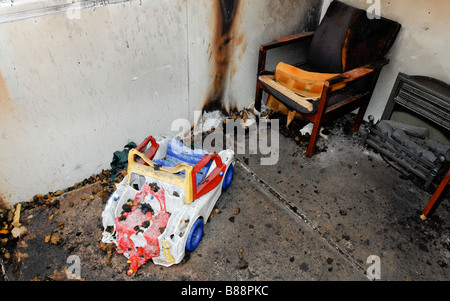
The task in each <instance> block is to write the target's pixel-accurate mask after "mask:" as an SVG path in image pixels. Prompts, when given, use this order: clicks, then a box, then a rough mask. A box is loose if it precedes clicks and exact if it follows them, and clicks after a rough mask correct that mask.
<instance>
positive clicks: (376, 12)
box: [366, 0, 381, 20]
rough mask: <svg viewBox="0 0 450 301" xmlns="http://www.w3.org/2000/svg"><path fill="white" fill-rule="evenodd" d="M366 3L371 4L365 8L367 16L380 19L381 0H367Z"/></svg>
mask: <svg viewBox="0 0 450 301" xmlns="http://www.w3.org/2000/svg"><path fill="white" fill-rule="evenodd" d="M367 4H371V5H370V6H369V8H368V9H367V10H366V12H367V18H369V19H370V20H373V19H381V0H367Z"/></svg>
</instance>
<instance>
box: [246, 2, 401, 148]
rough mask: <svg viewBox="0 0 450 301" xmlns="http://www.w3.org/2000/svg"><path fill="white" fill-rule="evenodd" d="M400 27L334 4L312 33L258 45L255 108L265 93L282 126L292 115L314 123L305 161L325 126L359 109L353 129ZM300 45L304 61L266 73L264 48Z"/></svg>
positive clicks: (386, 60) (391, 22) (356, 127)
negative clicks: (283, 117) (303, 47)
mask: <svg viewBox="0 0 450 301" xmlns="http://www.w3.org/2000/svg"><path fill="white" fill-rule="evenodd" d="M400 28H401V25H400V24H399V23H397V22H394V21H391V20H388V19H385V18H379V17H377V18H369V17H368V14H367V12H366V11H364V10H362V9H357V8H354V7H352V6H349V5H347V4H344V3H342V2H339V1H333V2H332V3H331V4H330V6H329V8H328V10H327V12H326V14H325V16H324V18H323V20H322V22H321V24H320V26H319V28H318V29H317V30H316V31H315V32H306V33H301V34H294V35H289V36H285V37H281V38H278V39H275V40H274V41H272V42H270V43H267V44H264V45H261V46H260V52H259V62H258V75H257V77H258V78H257V84H256V95H255V108H256V109H257V110H258V111H260V110H261V101H262V93H263V91H264V92H267V93H268V94H269V98H268V101H267V105H268V106H269V107H271V108H272V109H273V110H274V111H281V112H284V113H285V114H287V116H288V118H287V119H288V123H287V126H289V123H290V122H291V121H292V120H293V119H294V118H295V117H297V118H302V119H307V120H309V121H311V122H313V123H314V126H313V130H312V133H311V138H310V141H309V144H308V149H307V151H306V156H307V157H311V156H313V154H314V148H315V144H316V142H317V138H318V136H319V131H320V128H321V126H322V125H323V124H324V123H325V122H328V121H330V120H332V119H334V118H337V117H339V116H342V115H344V114H347V113H350V112H352V111H354V110H355V109H358V108H359V111H358V113H357V116H356V118H355V122H354V125H353V131H354V132H356V131H358V129H359V125H360V123H361V121H362V119H363V117H364V114H365V112H366V109H367V106H368V104H369V101H370V99H371V96H372V93H373V90H374V88H375V85H376V83H377V80H378V77H379V74H380V72H381V69H382V68H383V66H385V65H386V64H388V62H389V60H388V59H386V58H385V57H384V56H385V55H386V53H387V52H388V51H389V49H390V48H391V47H392V45H393V43H394V41H395V39H396V37H397V35H398V32H399V31H400ZM302 41H308V42H309V43H310V44H309V49H308V53H307V59H306V61H305V62H302V63H297V64H292V65H288V64H284V63H280V64H279V65H278V66H277V70H275V72H274V71H268V70H265V68H266V57H267V52H268V51H269V50H271V49H275V48H279V47H284V46H286V45H291V44H294V43H298V42H302ZM290 74H292V76H290ZM300 77H304V78H300ZM318 88H320V89H318Z"/></svg>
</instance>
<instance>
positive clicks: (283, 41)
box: [258, 32, 314, 75]
mask: <svg viewBox="0 0 450 301" xmlns="http://www.w3.org/2000/svg"><path fill="white" fill-rule="evenodd" d="M313 36H314V32H304V33H299V34H292V35H288V36H283V37H280V38H276V39H275V40H273V41H272V42H269V43H266V44H263V45H261V46H260V47H259V59H258V75H259V74H260V73H261V72H262V71H264V69H265V68H266V56H267V50H271V49H275V48H279V47H283V46H286V45H290V44H294V43H297V42H301V41H304V40H309V39H312V37H313Z"/></svg>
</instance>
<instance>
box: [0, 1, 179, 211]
mask: <svg viewBox="0 0 450 301" xmlns="http://www.w3.org/2000/svg"><path fill="white" fill-rule="evenodd" d="M186 29H187V14H186V3H185V1H183V0H170V1H142V3H139V1H132V2H126V3H123V4H115V5H106V6H101V7H96V8H89V9H84V10H82V11H81V14H80V18H79V19H70V18H68V16H67V15H66V13H58V14H51V15H44V16H40V17H35V18H30V19H25V20H20V21H14V22H8V23H3V24H0V53H1V56H0V72H1V73H0V75H1V76H0V89H1V90H0V91H1V92H0V104H1V106H0V107H1V108H2V109H1V110H0V131H1V134H0V135H1V136H0V146H1V147H0V195H1V197H2V198H3V199H4V200H5V201H7V202H9V203H16V202H21V201H27V200H29V199H30V198H31V197H32V196H33V195H35V194H36V193H41V194H46V193H47V192H49V191H55V190H58V189H64V188H66V187H69V186H70V185H72V184H75V183H77V182H79V181H81V180H83V179H85V178H88V177H89V176H90V175H92V174H93V173H98V172H99V171H101V170H102V169H109V168H110V162H111V160H112V154H113V152H114V151H116V150H122V149H123V146H124V145H125V144H126V143H127V142H129V141H135V142H136V143H139V142H141V141H142V140H143V139H144V138H145V137H146V136H147V135H149V134H154V135H157V134H159V133H160V132H162V131H164V130H165V129H167V128H170V124H171V117H172V116H179V117H181V118H183V117H184V118H187V117H188V114H187V111H188V98H187V97H188V92H187V91H188V81H187V78H188V74H187V70H188V68H187V53H186V51H185V50H186V45H187V35H186Z"/></svg>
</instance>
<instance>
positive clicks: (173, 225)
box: [102, 136, 234, 275]
mask: <svg viewBox="0 0 450 301" xmlns="http://www.w3.org/2000/svg"><path fill="white" fill-rule="evenodd" d="M150 143H151V144H150ZM233 170H234V152H233V151H232V150H223V151H221V152H220V153H219V154H216V153H208V152H207V151H205V150H203V149H191V148H189V147H186V146H185V145H183V143H182V142H181V141H179V140H176V139H168V138H166V137H164V136H162V137H160V138H159V139H154V138H153V137H148V138H147V139H146V140H145V141H144V142H143V143H141V145H139V146H138V147H137V148H136V149H131V150H130V152H129V154H128V170H127V175H126V177H125V178H124V179H123V181H122V182H120V183H119V184H117V189H116V191H115V192H114V193H113V194H112V195H111V196H110V198H109V200H108V202H107V203H106V205H105V208H104V211H103V213H102V219H103V227H104V232H103V238H102V242H104V243H115V244H116V245H117V252H118V253H119V254H123V255H124V256H126V257H127V258H128V262H129V263H130V269H129V270H128V274H129V275H133V274H134V273H136V271H137V269H138V268H139V267H140V266H141V265H143V264H144V263H145V262H146V261H148V260H149V259H152V261H153V262H154V263H155V264H159V265H163V266H166V267H168V266H171V265H173V264H178V263H180V262H181V260H182V259H183V258H184V256H185V252H186V251H189V252H191V251H193V250H194V249H195V248H196V247H197V246H198V244H199V243H200V240H201V237H202V234H203V226H204V224H205V223H206V222H207V221H208V218H209V216H210V214H211V211H212V209H213V208H214V206H215V204H216V202H217V200H218V198H219V197H220V195H221V193H222V190H225V189H227V188H228V187H229V186H230V183H231V181H232V178H233Z"/></svg>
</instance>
